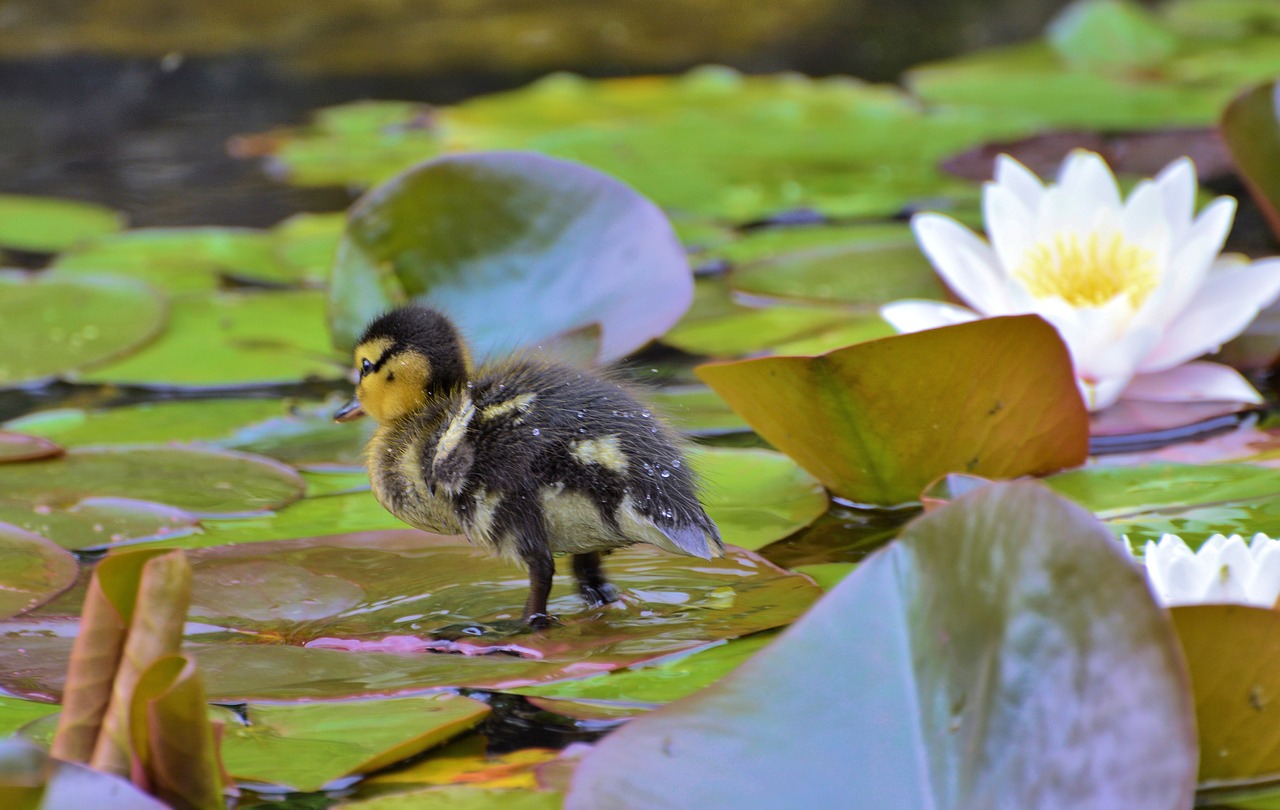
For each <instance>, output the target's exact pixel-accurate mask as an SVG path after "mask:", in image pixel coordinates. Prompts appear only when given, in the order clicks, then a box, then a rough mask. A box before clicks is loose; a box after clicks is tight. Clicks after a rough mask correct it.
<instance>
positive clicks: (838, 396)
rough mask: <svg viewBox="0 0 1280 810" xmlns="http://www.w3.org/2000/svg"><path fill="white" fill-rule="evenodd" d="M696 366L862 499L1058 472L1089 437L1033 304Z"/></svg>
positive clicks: (768, 434) (759, 425) (752, 418)
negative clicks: (946, 480) (939, 483)
mask: <svg viewBox="0 0 1280 810" xmlns="http://www.w3.org/2000/svg"><path fill="white" fill-rule="evenodd" d="M904 370H909V371H908V372H906V373H904ZM697 373H698V376H700V377H701V378H702V379H703V380H704V381H705V382H706V383H707V384H708V385H710V386H711V387H712V388H713V389H715V390H716V391H717V392H718V393H719V394H720V395H721V396H723V397H724V398H725V400H726V401H727V402H729V404H730V405H732V406H733V407H734V408H735V409H736V410H737V411H738V412H739V413H741V414H742V416H743V418H745V419H746V420H747V422H748V423H749V424H750V425H751V426H752V427H753V428H755V430H756V432H757V433H759V434H760V435H761V436H762V437H763V438H764V439H766V440H767V441H769V442H770V443H771V444H773V445H774V446H775V447H777V448H778V449H780V450H782V451H783V452H785V453H787V454H788V455H790V456H791V457H792V458H794V459H795V460H796V461H797V462H799V464H800V465H801V466H802V467H804V468H805V469H807V470H808V471H809V472H811V473H813V474H814V475H815V476H817V477H818V479H819V480H820V481H822V482H823V483H824V484H826V486H827V487H828V488H829V489H830V490H832V491H833V492H835V493H836V494H839V495H842V496H844V497H846V498H849V499H851V500H853V501H856V502H858V503H876V504H896V503H905V502H910V501H915V500H918V499H919V497H920V492H921V491H922V490H923V489H924V488H925V486H927V485H928V484H929V483H930V482H931V481H933V480H934V479H935V478H938V477H940V476H942V475H945V474H947V473H951V472H966V473H972V474H976V475H983V476H986V477H991V478H999V477H1016V476H1019V475H1028V474H1037V473H1039V474H1044V473H1048V472H1053V471H1056V470H1059V469H1062V468H1064V467H1073V466H1076V465H1078V464H1080V463H1082V462H1083V461H1084V459H1085V456H1086V454H1087V450H1088V415H1087V413H1086V412H1085V410H1084V405H1083V403H1082V402H1081V399H1080V396H1079V392H1078V391H1077V389H1076V382H1075V375H1074V373H1073V371H1072V368H1071V358H1070V357H1069V355H1068V354H1067V351H1066V347H1065V346H1064V345H1063V344H1062V341H1061V339H1060V338H1059V337H1058V334H1057V332H1056V331H1054V329H1053V327H1051V326H1049V325H1048V324H1047V323H1045V322H1044V321H1042V320H1040V319H1039V318H1037V317H1034V316H1019V317H1012V318H989V319H985V320H981V321H974V322H972V323H966V324H960V325H958V326H949V327H944V328H942V329H931V330H927V331H924V332H917V333H915V334H909V335H899V336H896V337H891V338H884V339H882V340H874V341H870V342H868V343H862V344H858V345H854V346H850V347H848V348H845V349H838V350H836V351H833V352H830V353H828V354H824V355H819V356H817V357H766V358H760V359H756V360H743V361H738V362H730V363H715V364H708V365H704V366H699V367H698V369H697Z"/></svg>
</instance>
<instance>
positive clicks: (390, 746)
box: [222, 694, 489, 792]
mask: <svg viewBox="0 0 1280 810" xmlns="http://www.w3.org/2000/svg"><path fill="white" fill-rule="evenodd" d="M488 713H489V707H488V706H486V705H485V704H483V703H481V702H480V701H478V700H472V699H471V698H466V697H462V696H460V695H454V694H438V695H429V696H425V697H406V698H393V699H390V700H361V701H344V702H339V701H326V702H321V703H302V704H297V705H283V706H282V705H270V704H255V703H251V704H249V705H248V706H246V707H245V708H244V710H243V717H244V721H243V722H241V723H230V724H228V725H227V726H225V728H224V732H223V738H222V761H223V765H224V767H225V768H226V769H227V772H228V773H230V774H231V775H232V776H234V777H235V778H236V779H239V780H247V781H250V782H257V783H264V784H268V785H275V786H278V787H287V788H290V789H292V790H295V791H301V792H310V791H317V790H320V789H321V788H323V787H324V786H325V785H327V784H329V783H330V782H333V781H334V780H336V779H340V778H342V777H344V776H350V775H354V774H363V773H369V772H371V771H376V770H378V769H379V768H384V767H386V766H387V765H391V764H393V763H395V762H398V761H400V760H402V759H406V758H408V757H411V756H414V755H416V754H420V753H422V752H423V751H425V750H427V749H428V748H431V747H433V746H436V745H439V744H440V743H442V742H444V741H445V740H448V739H449V738H451V737H454V736H456V735H458V734H460V733H462V732H464V731H466V730H467V729H470V728H472V727H473V726H475V725H476V724H477V723H479V722H480V721H481V720H482V719H484V716H485V715H486V714H488Z"/></svg>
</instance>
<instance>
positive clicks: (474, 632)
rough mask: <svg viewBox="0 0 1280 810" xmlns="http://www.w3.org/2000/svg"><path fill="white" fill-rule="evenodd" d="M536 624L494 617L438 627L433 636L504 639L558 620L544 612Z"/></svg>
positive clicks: (544, 626) (459, 638)
mask: <svg viewBox="0 0 1280 810" xmlns="http://www.w3.org/2000/svg"><path fill="white" fill-rule="evenodd" d="M537 618H538V623H537V624H535V623H534V622H531V621H529V620H527V619H494V620H493V621H491V622H460V623H458V624H449V625H445V626H444V627H441V628H438V629H436V630H434V631H432V633H431V637H432V638H437V639H440V640H442V641H460V640H463V639H468V638H484V639H489V640H493V639H502V638H511V637H513V636H519V635H523V634H525V633H529V632H531V631H534V630H544V629H546V628H548V627H550V626H551V625H553V624H555V623H556V620H555V619H554V618H553V617H551V616H548V615H547V614H545V613H543V614H541V616H540V617H537Z"/></svg>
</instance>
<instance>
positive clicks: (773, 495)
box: [690, 448, 827, 549]
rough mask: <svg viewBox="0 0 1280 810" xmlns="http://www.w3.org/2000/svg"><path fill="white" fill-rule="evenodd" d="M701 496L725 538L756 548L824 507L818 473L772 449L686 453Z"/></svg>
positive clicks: (824, 495) (801, 525)
mask: <svg viewBox="0 0 1280 810" xmlns="http://www.w3.org/2000/svg"><path fill="white" fill-rule="evenodd" d="M690 461H691V463H692V464H693V465H694V468H695V469H696V470H697V473H698V477H699V478H700V479H701V481H702V502H703V505H704V506H705V507H706V509H707V514H709V515H710V516H711V518H712V519H713V520H714V521H715V522H716V525H717V526H719V527H720V534H721V535H722V536H723V537H724V541H725V542H726V543H732V544H733V545H735V546H740V547H741V548H747V549H758V548H761V547H763V546H766V545H768V544H769V543H772V542H773V541H775V540H781V539H782V538H783V537H786V536H787V535H789V534H791V533H792V532H794V531H797V530H799V529H803V528H804V527H805V526H807V525H809V524H810V523H812V522H813V521H814V519H816V518H817V517H818V516H819V515H821V514H822V513H823V512H826V511H827V493H826V490H825V489H823V488H822V484H820V483H819V482H818V479H816V478H814V477H813V476H812V475H809V473H807V472H805V471H804V470H802V469H801V468H800V467H799V466H798V465H797V464H796V463H795V462H794V461H792V460H791V459H789V458H787V457H786V456H784V455H782V454H781V453H775V452H773V451H771V450H752V449H744V450H732V449H728V448H705V449H700V450H698V451H696V452H694V453H692V454H691V458H690Z"/></svg>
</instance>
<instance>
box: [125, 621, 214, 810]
mask: <svg viewBox="0 0 1280 810" xmlns="http://www.w3.org/2000/svg"><path fill="white" fill-rule="evenodd" d="M178 621H179V622H181V618H179V620H178ZM175 635H176V634H175ZM174 647H175V649H176V648H177V645H176V644H175V645H174ZM128 719H129V738H130V742H131V743H132V746H133V748H132V751H133V761H134V762H135V763H136V765H137V767H139V768H141V769H142V771H143V773H144V774H145V782H146V785H147V789H148V790H149V791H150V792H151V794H152V795H153V796H156V797H158V798H161V799H164V800H165V801H166V802H168V803H169V804H171V805H173V806H174V807H181V808H192V810H223V808H225V806H226V801H225V800H224V799H223V798H222V765H221V763H220V761H219V759H218V741H217V736H216V734H215V732H214V729H213V724H212V723H211V722H210V721H209V706H208V704H207V703H206V702H205V694H204V685H203V684H202V683H201V680H200V673H199V672H198V671H197V670H196V665H195V663H194V662H192V660H191V659H190V658H189V657H188V656H185V655H177V654H173V655H166V656H164V657H162V658H159V659H156V660H155V661H153V662H152V663H151V664H150V666H148V667H147V668H146V670H145V671H144V672H143V673H142V676H141V678H139V679H138V682H137V685H136V687H135V688H134V690H133V694H132V695H131V699H130V705H129V718H128ZM135 778H136V777H135Z"/></svg>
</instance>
